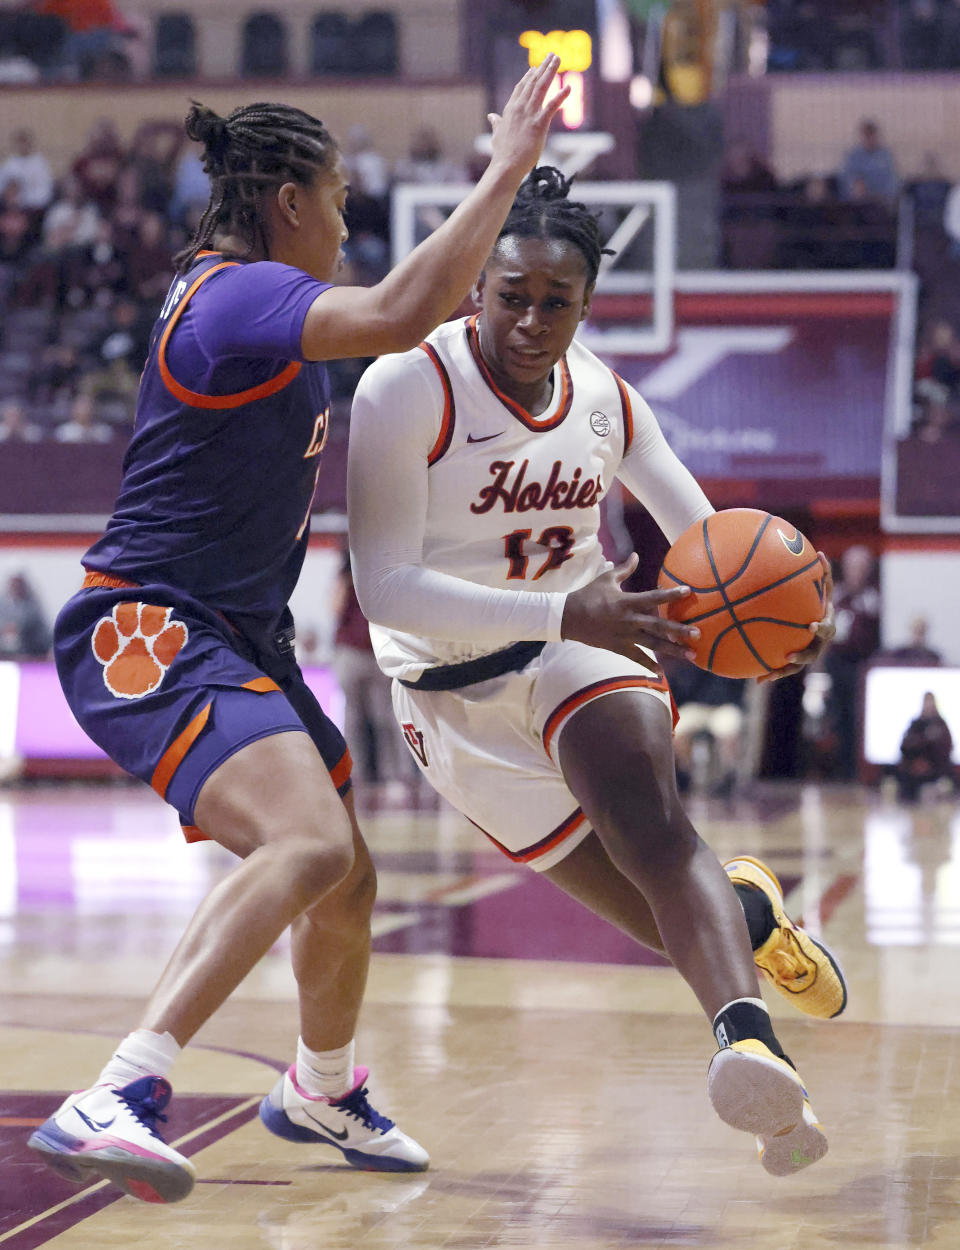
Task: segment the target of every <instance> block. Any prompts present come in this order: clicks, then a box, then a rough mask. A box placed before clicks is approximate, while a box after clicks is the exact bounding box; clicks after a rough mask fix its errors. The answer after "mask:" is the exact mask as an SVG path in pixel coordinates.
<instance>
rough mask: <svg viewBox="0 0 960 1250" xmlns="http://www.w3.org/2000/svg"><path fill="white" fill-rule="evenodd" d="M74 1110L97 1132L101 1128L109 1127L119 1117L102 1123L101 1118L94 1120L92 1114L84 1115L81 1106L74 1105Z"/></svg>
mask: <svg viewBox="0 0 960 1250" xmlns="http://www.w3.org/2000/svg"><path fill="white" fill-rule="evenodd" d="M74 1111H76V1113H77V1115H78V1116H79V1117H80V1119H81V1120H82V1121H83V1122H84V1124H86V1125H87V1127H88V1128H92V1129H93V1131H94V1132H95V1133H97V1132H99V1131H100V1130H101V1129H106V1128H109V1127H110V1125H111V1124H112V1123H113V1121H114V1120H115V1119H116V1118H117V1117H116V1116H114V1117H113V1119H110V1120H105V1121H104V1122H103V1123H102V1124H101V1123H100V1121H99V1120H92V1119H91V1118H90V1116H88V1115H84V1113H83V1112H82V1111H81V1110H80V1108H79V1107H74Z"/></svg>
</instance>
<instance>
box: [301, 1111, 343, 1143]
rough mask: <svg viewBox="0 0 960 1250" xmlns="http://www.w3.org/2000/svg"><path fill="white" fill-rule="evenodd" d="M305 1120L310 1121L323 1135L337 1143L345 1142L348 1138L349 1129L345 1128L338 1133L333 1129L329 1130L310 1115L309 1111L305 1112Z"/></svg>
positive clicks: (320, 1121)
mask: <svg viewBox="0 0 960 1250" xmlns="http://www.w3.org/2000/svg"><path fill="white" fill-rule="evenodd" d="M307 1119H309V1120H312V1121H313V1122H314V1124H316V1125H317V1126H318V1127H319V1128H322V1129H323V1131H324V1132H325V1133H329V1134H330V1136H331V1137H335V1138H336V1139H337V1141H346V1140H347V1137H348V1136H349V1133H350V1130H349V1129H347V1128H345V1129H343V1130H342V1132H339V1133H338V1132H337V1130H336V1129H335V1128H329V1127H328V1126H327V1125H326V1124H324V1122H323V1121H322V1120H318V1119H317V1117H316V1116H315V1115H311V1114H310V1112H309V1111H308V1112H307Z"/></svg>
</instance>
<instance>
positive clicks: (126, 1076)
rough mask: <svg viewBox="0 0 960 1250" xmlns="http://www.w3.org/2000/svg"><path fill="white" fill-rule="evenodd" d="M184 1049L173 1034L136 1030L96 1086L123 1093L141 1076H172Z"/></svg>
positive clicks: (114, 1054) (115, 1054) (101, 1074)
mask: <svg viewBox="0 0 960 1250" xmlns="http://www.w3.org/2000/svg"><path fill="white" fill-rule="evenodd" d="M181 1049H182V1048H181V1047H180V1045H179V1044H178V1042H177V1041H176V1039H175V1038H174V1037H173V1035H172V1034H171V1033H152V1032H151V1031H150V1030H149V1029H135V1030H134V1031H133V1032H132V1033H130V1034H129V1035H128V1036H127V1037H125V1038H124V1039H123V1041H122V1042H121V1043H120V1045H119V1046H118V1047H117V1049H116V1050H115V1051H114V1053H113V1058H112V1059H111V1060H110V1062H109V1063H108V1064H107V1066H106V1067H105V1068H104V1069H103V1071H102V1072H101V1073H100V1075H99V1077H98V1078H97V1082H96V1083H97V1084H98V1085H116V1086H117V1087H118V1088H119V1089H123V1087H124V1086H125V1085H129V1084H130V1082H131V1081H137V1080H139V1079H140V1077H142V1076H169V1075H170V1070H171V1068H172V1067H173V1065H174V1062H175V1060H176V1058H177V1056H178V1055H179V1054H180V1051H181Z"/></svg>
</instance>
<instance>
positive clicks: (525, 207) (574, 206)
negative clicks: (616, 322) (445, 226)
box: [494, 165, 611, 287]
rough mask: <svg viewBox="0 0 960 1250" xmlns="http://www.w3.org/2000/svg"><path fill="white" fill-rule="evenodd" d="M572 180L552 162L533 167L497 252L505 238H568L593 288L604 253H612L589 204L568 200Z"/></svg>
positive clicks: (498, 240) (510, 216) (507, 221)
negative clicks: (605, 244)
mask: <svg viewBox="0 0 960 1250" xmlns="http://www.w3.org/2000/svg"><path fill="white" fill-rule="evenodd" d="M572 183H573V179H572V178H564V176H563V174H562V173H561V172H560V170H559V169H555V168H554V167H553V166H552V165H538V166H537V168H536V169H534V170H531V172H530V173H529V174H528V175H527V177H526V178H525V179H524V180H523V182H522V184H521V186H520V190H519V191H518V192H517V197H516V199H515V200H514V201H513V207H512V208H511V209H510V212H509V213H508V215H507V220H506V221H505V222H504V223H503V229H502V230H501V231H500V233H499V234H498V235H497V242H496V243H495V244H494V251H496V250H497V246H498V245H499V243H500V240H501V239H505V238H521V239H565V240H566V241H567V242H568V243H572V244H573V245H574V247H576V248H578V249H579V250H580V252H581V254H582V255H583V259H584V260H585V261H586V265H587V286H588V287H591V286H593V284H594V283H595V282H596V280H597V274H598V273H599V271H600V258H601V256H603V255H604V254H607V255H610V254H611V253H610V249H609V248H605V247H604V246H603V243H602V240H601V237H600V224H599V222H598V221H597V219H596V217H595V216H594V215H593V213H591V212H590V210H589V209H588V208H587V206H586V204H581V203H578V202H577V201H576V200H569V199H567V196H568V195H569V192H570V187H571V185H572Z"/></svg>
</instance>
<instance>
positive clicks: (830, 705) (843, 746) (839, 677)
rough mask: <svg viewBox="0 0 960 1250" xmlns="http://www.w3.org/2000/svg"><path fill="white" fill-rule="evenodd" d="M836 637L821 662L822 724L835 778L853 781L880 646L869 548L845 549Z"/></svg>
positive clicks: (873, 565)
mask: <svg viewBox="0 0 960 1250" xmlns="http://www.w3.org/2000/svg"><path fill="white" fill-rule="evenodd" d="M833 604H834V611H835V613H836V626H837V632H836V635H835V636H834V639H833V642H832V643H831V645H830V649H829V651H828V652H827V654H826V657H825V660H824V668H825V670H826V672H827V675H828V676H829V678H830V689H829V691H828V692H827V698H826V709H825V720H826V725H827V731H828V733H829V734H830V736H831V737H832V739H833V744H832V745H833V756H834V775H835V776H836V777H837V778H839V779H840V780H842V781H851V780H853V779H854V777H855V775H856V769H857V748H858V738H857V732H858V728H857V726H858V700H859V693H860V678H861V674H862V672H863V668H864V665H865V664H866V662H867V660H869V659H870V658H871V656H873V654H874V653H875V652H876V651H877V649H878V647H879V645H880V591H879V589H878V586H877V562H876V559H875V558H874V555H873V552H872V551H871V550H870V548H869V547H865V546H861V545H856V546H852V547H848V548H847V549H846V551H844V553H843V555H842V557H841V560H840V577H839V580H838V582H837V584H836V585H835V586H834V592H833Z"/></svg>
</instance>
